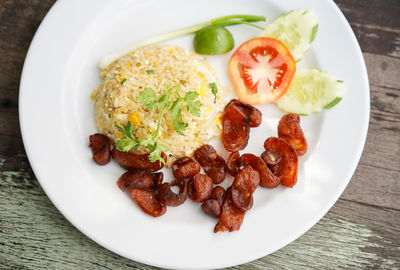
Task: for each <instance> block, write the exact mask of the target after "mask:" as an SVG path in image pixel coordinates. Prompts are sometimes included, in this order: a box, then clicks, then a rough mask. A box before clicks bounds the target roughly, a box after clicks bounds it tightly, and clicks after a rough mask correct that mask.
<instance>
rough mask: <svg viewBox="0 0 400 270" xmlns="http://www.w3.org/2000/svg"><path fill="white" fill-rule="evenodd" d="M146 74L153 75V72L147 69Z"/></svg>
mask: <svg viewBox="0 0 400 270" xmlns="http://www.w3.org/2000/svg"><path fill="white" fill-rule="evenodd" d="M146 73H147V74H153V73H154V71H153V70H152V69H148V70H146Z"/></svg>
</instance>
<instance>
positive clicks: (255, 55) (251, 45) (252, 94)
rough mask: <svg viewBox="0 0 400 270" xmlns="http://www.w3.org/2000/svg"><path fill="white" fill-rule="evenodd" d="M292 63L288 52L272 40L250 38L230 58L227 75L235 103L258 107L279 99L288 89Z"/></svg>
mask: <svg viewBox="0 0 400 270" xmlns="http://www.w3.org/2000/svg"><path fill="white" fill-rule="evenodd" d="M295 72H296V61H295V60H294V58H293V56H292V54H291V53H290V51H289V49H288V48H287V47H286V46H285V45H284V44H283V43H282V42H280V41H279V40H277V39H274V38H267V37H259V38H253V39H250V40H248V41H246V42H245V43H243V44H242V45H240V47H239V48H237V50H236V51H235V52H234V53H233V54H232V56H231V59H230V60H229V75H230V77H231V79H232V81H233V85H234V87H235V90H236V93H237V94H238V96H239V99H241V100H242V101H244V102H246V103H249V104H262V103H267V102H271V101H274V100H277V99H279V98H280V97H281V96H282V95H283V94H285V93H286V91H287V90H288V89H289V86H290V83H291V82H292V79H293V77H294V73H295Z"/></svg>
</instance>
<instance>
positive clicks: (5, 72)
mask: <svg viewBox="0 0 400 270" xmlns="http://www.w3.org/2000/svg"><path fill="white" fill-rule="evenodd" d="M336 2H337V3H338V5H339V7H340V8H341V10H342V11H343V13H344V14H345V16H346V17H347V19H348V20H349V22H350V24H351V26H352V27H353V30H354V31H355V34H356V36H357V38H358V40H359V42H360V46H361V48H362V50H363V52H364V58H365V61H366V65H367V69H368V75H369V80H370V87H371V115H370V126H369V131H368V137H367V142H366V145H365V149H364V152H363V156H362V158H361V160H360V163H359V166H358V168H357V170H356V172H355V174H354V176H353V178H352V180H351V182H350V184H349V185H348V187H347V188H346V190H345V192H344V193H343V195H342V196H341V198H340V199H339V200H338V202H337V203H336V204H335V206H334V207H333V208H332V209H331V210H330V211H329V212H328V214H327V215H326V216H325V217H324V218H323V219H321V220H320V221H319V222H318V224H316V225H315V226H314V227H313V228H312V229H310V230H309V231H308V232H307V233H306V234H304V235H303V236H301V237H300V238H299V239H298V240H296V241H294V242H293V243H291V244H290V245H288V246H286V247H284V248H282V249H281V250H279V251H277V252H275V253H273V254H271V255H269V256H266V257H264V258H261V259H259V260H256V261H253V262H250V263H247V264H245V265H242V266H237V267H232V268H231V269H310V268H311V269H338V268H339V269H369V268H372V269H400V16H399V14H400V4H399V1H398V0H382V1H380V0H365V1H364V0H338V1H336ZM53 3H54V1H53V0H28V1H23V0H2V1H1V3H0V53H1V57H0V269H155V268H153V267H150V266H147V265H143V264H140V263H137V262H134V261H130V260H128V259H126V258H122V257H120V256H118V255H116V254H114V253H112V252H110V251H108V250H106V249H104V248H103V247H101V246H99V245H97V244H96V243H94V242H93V241H91V240H90V239H88V238H87V237H86V236H84V235H83V234H82V233H80V232H79V231H78V230H77V229H75V228H74V227H73V226H72V225H71V224H70V223H69V222H68V221H67V220H66V219H65V218H64V217H63V216H62V215H61V214H60V213H59V212H58V210H57V209H56V208H55V207H54V206H53V205H52V203H51V202H50V201H49V199H48V198H47V196H46V195H45V194H44V192H43V190H42V189H41V187H40V185H39V183H38V182H37V180H36V178H35V176H34V174H33V172H32V170H31V168H30V165H29V162H28V160H27V158H26V154H25V151H24V147H23V144H22V141H21V135H20V130H19V123H18V87H19V79H20V74H21V70H22V66H23V61H24V58H25V55H26V52H27V49H28V47H29V44H30V41H31V39H32V37H33V35H34V32H35V30H36V29H37V27H38V26H39V24H40V22H41V20H42V19H43V17H44V15H45V14H46V12H47V11H48V9H49V8H50V7H51V5H52V4H53Z"/></svg>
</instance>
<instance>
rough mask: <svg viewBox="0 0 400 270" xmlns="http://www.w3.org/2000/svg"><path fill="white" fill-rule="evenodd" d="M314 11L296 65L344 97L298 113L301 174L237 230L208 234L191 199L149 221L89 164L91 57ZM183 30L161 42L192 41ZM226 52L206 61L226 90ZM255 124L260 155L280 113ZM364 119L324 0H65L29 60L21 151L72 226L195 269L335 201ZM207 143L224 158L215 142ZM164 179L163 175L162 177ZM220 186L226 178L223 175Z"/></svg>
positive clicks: (217, 263)
mask: <svg viewBox="0 0 400 270" xmlns="http://www.w3.org/2000/svg"><path fill="white" fill-rule="evenodd" d="M300 8H301V9H305V8H311V9H313V10H314V11H315V12H316V14H317V15H318V21H319V31H318V35H317V38H316V39H315V41H314V43H313V44H312V47H311V49H310V50H309V51H308V52H307V53H306V55H305V57H304V58H303V60H302V61H301V62H300V64H299V66H305V67H319V68H321V69H323V70H327V71H329V72H330V73H332V74H334V75H336V76H337V78H339V79H341V80H344V82H345V92H344V99H343V101H342V102H341V103H340V104H339V105H337V106H336V107H335V108H333V109H332V110H329V111H325V112H323V113H320V114H315V115H311V116H308V117H302V119H301V121H302V122H301V124H302V127H303V130H304V132H305V134H306V137H307V139H308V141H309V151H308V153H307V154H306V155H305V156H303V157H301V158H300V171H299V181H298V183H297V185H296V186H295V187H294V188H292V189H290V188H284V187H278V188H276V189H272V190H271V189H264V188H259V189H258V190H257V191H256V194H255V203H254V206H253V208H252V209H251V211H249V212H248V213H247V214H246V217H245V220H244V222H243V224H242V227H241V229H240V231H239V232H234V233H218V234H214V233H213V228H214V225H215V223H216V220H214V219H212V218H209V217H208V216H206V215H205V214H203V213H202V212H201V209H200V206H199V204H195V203H193V202H191V201H190V200H188V201H187V202H186V203H185V204H184V205H182V206H180V207H177V208H173V207H170V208H168V210H167V213H166V214H165V215H164V216H162V217H160V218H157V219H154V218H152V217H149V216H146V215H145V214H144V213H143V212H142V211H141V210H140V209H139V208H138V207H137V206H136V205H135V204H134V202H133V201H132V200H131V199H130V198H129V196H128V195H126V194H124V193H122V192H121V191H120V190H119V189H118V187H117V185H116V184H115V182H116V180H117V179H118V177H119V176H120V175H121V174H122V172H123V170H122V169H121V168H120V167H119V166H117V165H116V164H115V163H110V164H109V165H107V166H104V167H100V166H97V165H95V163H94V162H93V161H92V160H91V151H90V149H89V147H88V136H89V135H90V134H92V133H94V132H96V127H95V121H94V113H93V104H92V102H91V101H90V93H91V92H92V90H93V89H95V88H96V87H97V86H98V85H99V83H100V78H99V70H98V68H97V63H98V61H99V59H100V58H101V57H102V56H103V55H105V54H107V53H109V52H113V51H116V50H120V49H123V48H126V47H128V46H129V45H132V44H135V43H136V42H138V41H140V40H142V39H145V38H148V37H151V36H153V35H155V34H159V33H164V32H166V31H170V30H174V29H178V28H181V27H184V26H188V25H192V24H195V23H199V22H202V21H206V20H209V19H211V18H214V17H217V16H222V15H227V14H257V15H266V16H267V18H268V22H271V21H272V20H273V19H274V18H275V17H277V16H279V15H280V14H282V13H285V12H287V11H290V10H292V9H300ZM230 29H231V30H232V33H233V35H234V38H235V42H236V46H237V45H239V44H241V43H242V42H244V41H246V40H247V39H250V38H252V37H255V36H256V35H257V30H256V29H253V28H250V27H248V26H234V27H230ZM192 38H193V37H192V36H187V37H183V38H179V39H175V40H172V41H170V42H167V43H168V44H173V45H180V46H183V47H186V48H188V49H192V48H191V42H192ZM230 54H231V52H230V53H228V54H226V55H223V56H215V57H209V61H210V63H211V64H212V65H213V67H214V68H215V69H216V71H217V74H218V76H219V78H220V80H221V82H222V84H223V85H226V86H230V85H231V83H230V81H229V78H228V76H227V68H226V67H227V61H228V59H229V56H230ZM258 107H259V108H260V109H261V110H262V111H263V124H262V125H261V126H260V127H258V128H257V129H252V130H251V138H250V143H249V145H248V147H247V149H246V151H245V152H252V153H255V154H261V152H262V145H263V142H264V140H265V139H266V138H267V137H269V136H276V133H277V131H276V127H277V123H278V120H279V119H280V117H281V116H282V112H280V111H279V110H278V109H277V108H276V107H275V106H274V105H272V104H267V105H262V106H258ZM368 118H369V86H368V79H367V72H366V68H365V64H364V60H363V58H362V54H361V51H360V48H359V46H358V43H357V41H356V38H355V36H354V34H353V32H352V30H351V29H350V26H349V24H348V23H347V21H346V20H345V18H344V16H343V15H342V13H341V12H340V11H339V9H338V8H337V7H336V5H335V4H334V3H333V2H332V1H321V0H313V1H299V0H291V1H279V0H275V1H273V0H271V1H267V0H246V1H245V0H236V1H232V0H219V1H215V0H202V1H188V0H169V1H162V0H150V1H134V0H116V1H109V0H90V1H89V0H86V1H80V0H70V1H66V0H62V1H57V3H56V4H55V5H54V7H53V8H52V9H51V10H50V12H49V13H48V14H47V16H46V18H45V19H44V20H43V23H42V24H41V26H40V28H39V30H38V31H37V33H36V35H35V38H34V40H33V41H32V44H31V47H30V49H29V52H28V55H27V57H26V61H25V66H24V70H23V75H22V79H21V88H20V121H21V130H22V135H23V140H24V144H25V149H26V152H27V154H28V157H29V160H30V162H31V165H32V168H33V170H34V172H35V175H36V176H37V178H38V180H39V182H40V184H41V185H42V187H43V189H44V191H45V192H46V194H47V195H48V196H49V198H50V199H51V201H52V202H53V203H54V205H55V206H56V207H57V208H58V209H59V210H60V212H61V213H62V214H63V215H64V216H65V217H66V218H67V219H68V220H69V221H70V222H71V223H72V224H73V225H74V226H76V227H77V228H78V229H79V230H80V231H82V232H83V233H84V234H86V235H87V236H88V237H90V238H91V239H93V240H94V241H96V242H97V243H99V244H100V245H102V246H104V247H106V248H108V249H110V250H112V251H114V252H115V253H118V254H120V255H122V256H125V257H127V258H130V259H132V260H136V261H139V262H143V263H146V264H150V265H155V266H161V267H168V268H185V269H189V268H191V269H203V268H218V267H225V266H231V265H237V264H241V263H245V262H248V261H251V260H254V259H257V258H260V257H262V256H265V255H267V254H269V253H271V252H274V251H276V250H277V249H279V248H281V247H283V246H285V245H286V244H288V243H290V242H291V241H293V240H294V239H296V238H297V237H299V236H300V235H301V234H303V233H304V232H306V231H307V230H308V229H310V228H311V227H312V226H313V225H314V224H315V223H316V222H317V221H318V220H319V219H320V218H321V217H322V216H323V215H324V214H325V213H326V212H327V211H328V210H329V209H330V207H331V206H332V205H333V204H334V203H335V201H336V200H337V199H338V197H339V196H340V194H341V193H342V191H343V190H344V188H345V187H346V185H347V183H348V182H349V180H350V178H351V176H352V175H353V173H354V171H355V168H356V166H357V163H358V161H359V158H360V156H361V153H362V149H363V146H364V142H365V138H366V134H367V127H368ZM216 147H217V148H218V150H220V152H221V153H222V154H223V155H225V157H226V152H224V151H223V150H222V148H221V146H220V144H218V143H216ZM166 178H167V179H168V178H169V177H168V175H167V177H166ZM227 181H228V180H227Z"/></svg>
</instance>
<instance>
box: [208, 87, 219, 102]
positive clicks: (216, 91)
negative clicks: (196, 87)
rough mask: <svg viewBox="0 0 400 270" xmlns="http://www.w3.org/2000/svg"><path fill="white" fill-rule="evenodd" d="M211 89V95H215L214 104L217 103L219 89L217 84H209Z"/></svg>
mask: <svg viewBox="0 0 400 270" xmlns="http://www.w3.org/2000/svg"><path fill="white" fill-rule="evenodd" d="M209 85H210V87H211V93H212V94H213V95H214V103H216V102H217V93H218V87H217V84H216V83H214V82H213V83H210V84H209Z"/></svg>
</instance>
